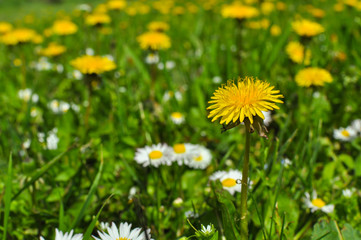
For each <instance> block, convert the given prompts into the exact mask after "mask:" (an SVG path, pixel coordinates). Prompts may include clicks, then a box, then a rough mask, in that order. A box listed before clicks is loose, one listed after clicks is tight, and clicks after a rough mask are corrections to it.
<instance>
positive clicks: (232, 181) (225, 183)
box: [222, 178, 237, 187]
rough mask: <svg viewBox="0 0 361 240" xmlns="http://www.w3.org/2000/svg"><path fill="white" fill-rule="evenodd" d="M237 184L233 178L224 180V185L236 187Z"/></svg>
mask: <svg viewBox="0 0 361 240" xmlns="http://www.w3.org/2000/svg"><path fill="white" fill-rule="evenodd" d="M236 184H237V183H236V180H234V179H233V178H226V179H224V180H223V181H222V186H223V187H234V186H235V185H236Z"/></svg>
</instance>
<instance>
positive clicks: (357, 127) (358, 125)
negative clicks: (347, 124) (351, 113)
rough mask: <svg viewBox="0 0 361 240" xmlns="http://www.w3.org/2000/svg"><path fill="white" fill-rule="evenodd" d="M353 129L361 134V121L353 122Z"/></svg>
mask: <svg viewBox="0 0 361 240" xmlns="http://www.w3.org/2000/svg"><path fill="white" fill-rule="evenodd" d="M351 127H352V129H353V130H355V131H356V132H357V133H359V134H360V133H361V119H356V120H353V121H352V123H351Z"/></svg>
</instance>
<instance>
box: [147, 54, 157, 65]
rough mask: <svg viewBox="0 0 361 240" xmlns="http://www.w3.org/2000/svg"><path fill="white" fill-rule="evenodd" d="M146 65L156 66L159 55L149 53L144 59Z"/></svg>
mask: <svg viewBox="0 0 361 240" xmlns="http://www.w3.org/2000/svg"><path fill="white" fill-rule="evenodd" d="M145 62H146V63H147V64H156V63H158V62H159V55H158V54H157V53H149V54H148V55H147V57H146V58H145Z"/></svg>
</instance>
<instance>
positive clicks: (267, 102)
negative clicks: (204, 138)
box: [207, 77, 283, 124]
mask: <svg viewBox="0 0 361 240" xmlns="http://www.w3.org/2000/svg"><path fill="white" fill-rule="evenodd" d="M273 88H274V87H272V86H270V84H269V83H267V82H262V81H260V80H254V79H253V78H250V77H246V78H245V79H244V80H242V79H238V81H237V82H232V81H229V82H228V83H227V85H224V86H222V87H220V88H219V89H218V90H216V91H215V92H214V94H213V96H212V97H211V101H209V102H208V103H210V104H211V106H209V107H208V108H207V109H208V110H210V113H209V115H208V118H212V122H214V121H216V120H217V119H218V118H220V123H221V124H224V123H225V124H229V123H230V122H234V123H236V122H238V121H239V122H243V121H244V119H245V118H248V119H249V121H250V122H251V124H253V117H255V116H259V117H260V118H262V119H264V115H263V113H262V111H269V110H273V109H279V107H277V105H276V104H275V103H283V102H282V101H281V100H279V99H278V98H283V96H282V95H281V94H278V93H279V91H278V90H274V89H273Z"/></svg>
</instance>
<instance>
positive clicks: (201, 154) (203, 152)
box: [185, 145, 212, 169]
mask: <svg viewBox="0 0 361 240" xmlns="http://www.w3.org/2000/svg"><path fill="white" fill-rule="evenodd" d="M195 147H196V149H195V152H196V155H194V156H193V157H192V158H190V159H189V160H188V161H187V162H185V164H186V165H187V166H188V167H191V168H198V169H205V168H206V167H208V166H209V164H210V163H211V160H212V154H211V151H209V149H207V148H206V147H203V146H201V145H195Z"/></svg>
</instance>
